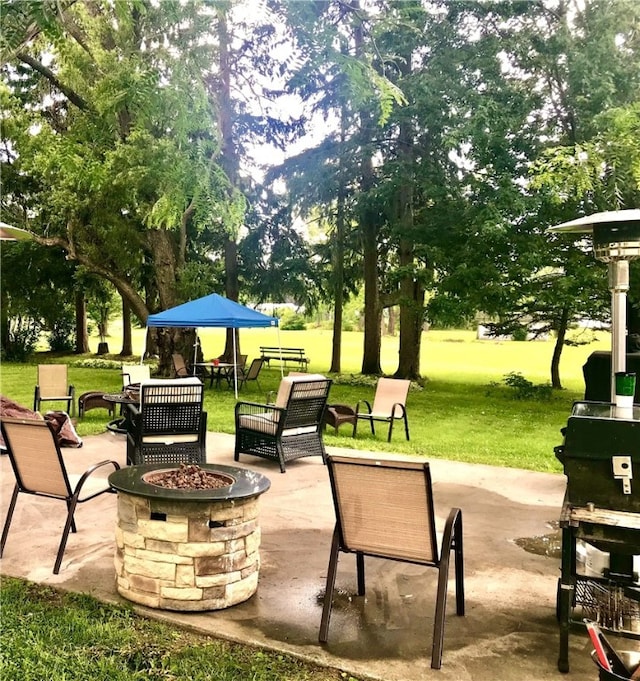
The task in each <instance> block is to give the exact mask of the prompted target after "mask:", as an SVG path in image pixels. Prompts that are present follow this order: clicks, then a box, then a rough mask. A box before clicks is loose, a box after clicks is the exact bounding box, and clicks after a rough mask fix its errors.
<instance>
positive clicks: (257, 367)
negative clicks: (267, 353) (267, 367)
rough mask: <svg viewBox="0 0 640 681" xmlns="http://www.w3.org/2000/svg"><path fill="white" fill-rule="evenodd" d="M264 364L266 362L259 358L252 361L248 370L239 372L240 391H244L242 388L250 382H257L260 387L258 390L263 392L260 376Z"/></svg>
mask: <svg viewBox="0 0 640 681" xmlns="http://www.w3.org/2000/svg"><path fill="white" fill-rule="evenodd" d="M263 364H264V360H263V359H262V358H260V357H258V358H257V359H254V360H252V361H251V364H250V365H249V368H248V369H247V370H245V369H242V368H241V369H240V370H239V371H238V390H242V386H244V385H245V384H246V383H248V382H249V381H255V382H256V385H257V386H258V390H262V388H261V387H260V381H258V376H259V375H260V371H262V365H263Z"/></svg>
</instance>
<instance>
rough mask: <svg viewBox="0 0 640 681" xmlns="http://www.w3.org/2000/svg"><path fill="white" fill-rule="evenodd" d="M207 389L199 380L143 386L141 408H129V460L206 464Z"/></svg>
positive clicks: (149, 383) (129, 406) (135, 461)
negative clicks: (205, 389) (203, 409)
mask: <svg viewBox="0 0 640 681" xmlns="http://www.w3.org/2000/svg"><path fill="white" fill-rule="evenodd" d="M203 388H204V386H203V385H202V382H201V381H200V380H199V379H198V378H196V377H192V378H185V379H175V380H162V379H156V380H153V379H152V380H150V381H144V382H143V383H141V384H140V405H139V406H137V405H126V406H127V409H129V410H130V413H129V416H130V420H131V423H132V429H131V430H130V431H129V432H128V434H127V461H128V462H129V463H131V464H143V463H204V462H205V461H206V434H207V413H206V412H204V411H202V401H203V397H204V393H203Z"/></svg>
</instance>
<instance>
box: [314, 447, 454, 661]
mask: <svg viewBox="0 0 640 681" xmlns="http://www.w3.org/2000/svg"><path fill="white" fill-rule="evenodd" d="M327 465H328V467H329V479H330V481H331V491H332V494H333V503H334V507H335V512H336V525H335V530H334V532H333V539H332V542H331V554H330V558H329V568H328V571H327V584H326V590H325V597H324V606H323V609H322V619H321V622H320V635H319V640H320V642H321V643H326V642H327V639H328V634H329V618H330V616H331V606H332V601H333V592H334V587H335V581H336V573H337V569H338V556H339V553H340V551H343V552H345V553H355V554H356V570H357V580H358V595H359V596H363V595H364V592H365V579H364V556H374V557H377V558H389V559H392V560H399V561H405V562H408V563H417V564H419V565H425V566H429V567H435V568H437V569H438V588H437V593H436V605H435V618H434V627H433V645H432V650H431V667H432V668H433V669H440V667H441V665H442V648H443V643H444V617H445V609H446V602H447V582H448V577H449V560H450V554H451V552H452V551H453V554H454V564H455V581H456V613H457V614H458V615H464V575H463V553H462V511H461V510H460V509H459V508H452V509H451V511H450V513H449V517H448V519H447V521H446V524H445V527H444V534H443V537H442V545H441V548H440V553H439V552H438V543H437V536H436V527H435V513H434V504H433V493H432V488H431V474H430V471H429V464H428V463H423V462H416V461H408V460H402V459H373V458H367V457H357V456H334V455H329V456H327Z"/></svg>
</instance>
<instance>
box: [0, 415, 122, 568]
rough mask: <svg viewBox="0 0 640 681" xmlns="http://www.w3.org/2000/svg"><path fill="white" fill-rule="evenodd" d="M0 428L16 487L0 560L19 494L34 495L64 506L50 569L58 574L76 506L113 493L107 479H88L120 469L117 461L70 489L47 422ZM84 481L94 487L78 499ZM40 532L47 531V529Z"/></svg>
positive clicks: (6, 423)
mask: <svg viewBox="0 0 640 681" xmlns="http://www.w3.org/2000/svg"><path fill="white" fill-rule="evenodd" d="M1 427H2V436H3V437H4V441H5V445H6V447H7V453H8V455H9V460H10V461H11V467H12V468H13V472H14V474H15V477H16V485H15V487H14V489H13V494H12V496H11V501H10V502H9V510H8V511H7V517H6V520H5V523H4V528H3V530H2V539H1V540H0V557H1V556H2V554H3V552H4V545H5V543H6V541H7V535H8V534H9V526H10V525H11V519H12V518H13V511H14V509H15V506H16V501H17V499H18V494H20V493H23V494H34V495H36V496H41V497H49V498H51V499H59V500H60V501H64V502H65V504H66V505H67V521H66V523H65V526H64V530H63V532H62V538H61V539H60V546H59V548H58V554H57V556H56V562H55V565H54V567H53V574H55V575H57V574H58V572H59V571H60V564H61V563H62V556H63V554H64V550H65V548H66V545H67V539H68V537H69V532H70V531H71V532H75V531H76V523H75V520H74V517H73V515H74V513H75V510H76V506H77V505H78V504H81V503H83V502H85V501H89V500H90V499H94V498H95V497H97V496H99V495H101V494H104V493H105V492H113V491H114V490H113V489H111V487H110V486H109V484H108V483H107V481H106V480H104V481H102V480H101V481H99V482H98V481H96V480H95V479H93V480H91V481H89V476H91V475H92V474H93V473H94V472H95V471H97V470H98V469H99V468H102V467H103V466H112V467H113V468H114V470H117V469H119V468H120V466H119V465H118V463H117V462H116V461H108V460H105V461H101V462H100V463H97V464H94V465H93V466H91V467H89V468H88V469H87V470H86V471H85V472H84V473H83V475H82V476H80V478H79V479H78V480H77V481H75V480H74V483H73V484H74V486H73V488H72V482H71V478H70V476H69V475H67V470H66V468H65V465H64V460H63V458H62V453H61V452H60V447H59V446H58V443H57V442H56V438H55V435H54V431H53V429H52V428H51V426H50V425H49V423H47V422H46V421H32V420H25V419H10V418H3V419H2V421H1ZM87 482H91V483H94V484H92V485H89V484H87V488H90V487H91V489H88V491H87V492H86V496H84V497H81V494H82V491H83V489H84V486H85V483H87ZM43 529H44V531H47V530H46V528H43Z"/></svg>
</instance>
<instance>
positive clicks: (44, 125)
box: [3, 1, 242, 366]
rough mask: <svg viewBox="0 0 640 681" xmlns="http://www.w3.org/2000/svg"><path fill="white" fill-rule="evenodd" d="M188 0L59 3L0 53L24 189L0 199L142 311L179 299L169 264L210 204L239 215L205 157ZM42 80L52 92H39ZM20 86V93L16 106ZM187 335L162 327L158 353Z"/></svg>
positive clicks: (201, 91) (194, 10)
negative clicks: (5, 55) (51, 16)
mask: <svg viewBox="0 0 640 681" xmlns="http://www.w3.org/2000/svg"><path fill="white" fill-rule="evenodd" d="M200 8H201V5H200V4H199V3H197V4H188V5H183V4H181V3H163V5H162V7H156V6H154V5H153V4H151V3H146V2H137V1H132V2H130V3H117V4H115V5H113V4H112V3H106V2H105V3H101V2H100V3H91V4H84V3H77V4H70V5H69V6H61V7H60V9H59V11H58V14H57V16H56V17H55V18H56V22H52V23H48V24H45V25H42V26H40V33H39V34H38V35H37V37H35V38H34V39H33V40H32V41H31V42H30V43H29V44H28V45H26V46H25V47H24V51H18V52H17V53H16V57H15V60H14V61H13V62H12V63H9V64H7V65H5V75H6V76H7V81H8V82H9V83H10V87H11V90H5V97H6V99H8V100H10V101H11V103H12V104H13V105H14V106H13V107H12V118H11V125H12V132H13V133H14V134H13V137H12V138H11V140H12V147H13V148H14V149H15V150H16V154H15V156H14V158H13V164H14V165H15V167H16V175H18V174H23V175H26V176H27V177H29V178H30V181H31V182H32V185H33V191H32V192H31V193H30V194H29V195H26V194H25V193H24V192H22V191H20V187H17V186H15V187H11V188H10V191H9V192H8V193H7V195H6V196H5V197H3V201H5V203H7V204H9V203H10V204H11V205H12V206H13V207H14V208H15V207H19V209H20V210H21V211H22V214H23V215H27V214H28V215H29V216H30V217H29V222H28V225H27V226H31V227H32V228H33V230H34V232H36V233H37V234H38V240H39V241H40V243H43V244H48V245H52V246H54V245H55V246H58V247H61V248H63V249H64V250H65V251H66V252H67V253H68V255H69V257H70V258H72V259H74V260H76V261H77V262H79V263H81V264H82V265H83V266H84V267H85V268H86V269H87V270H88V271H90V272H92V273H94V274H97V275H99V276H102V277H103V278H105V279H106V280H108V281H110V282H111V283H112V284H113V285H114V286H115V287H116V289H117V290H118V291H119V293H120V294H121V295H122V296H123V298H124V299H126V300H127V302H128V304H129V305H130V307H131V309H132V311H133V312H134V314H135V315H136V316H137V317H138V318H139V319H140V320H141V321H143V322H144V321H146V317H147V315H148V314H149V309H151V310H152V311H153V310H154V309H165V308H168V307H171V306H173V305H175V304H177V303H178V302H182V300H181V299H182V295H183V294H182V291H181V276H182V273H183V272H184V270H185V267H186V263H187V259H188V258H189V257H192V258H193V257H194V256H195V254H194V255H193V256H192V255H191V254H190V249H189V246H188V244H189V242H190V240H191V239H194V240H195V239H198V238H199V235H200V234H201V233H202V232H203V230H204V228H205V226H206V225H207V224H210V222H211V220H212V219H213V216H214V215H220V214H222V215H226V216H227V217H228V218H229V220H228V221H227V228H228V229H234V228H236V226H235V225H237V223H238V219H239V218H240V217H241V215H242V208H241V207H239V209H236V208H234V205H237V204H238V199H237V197H235V196H231V197H229V192H228V191H227V189H228V186H229V182H228V179H227V178H226V177H225V175H224V172H223V170H222V169H221V168H220V166H218V165H217V164H216V161H215V154H216V153H217V149H218V147H217V143H216V138H215V136H214V135H212V132H211V131H212V129H215V112H214V111H212V110H211V108H210V105H209V104H210V103H209V101H208V98H207V95H206V91H205V87H204V82H203V76H204V74H206V66H207V65H208V62H207V59H208V55H209V52H210V48H209V47H206V49H205V48H203V47H202V46H201V45H200V44H199V41H198V38H199V36H201V35H203V34H204V33H205V29H206V27H207V22H208V17H207V16H206V15H205V13H203V12H200V11H199V10H200ZM9 19H10V17H6V16H4V15H3V20H7V21H9ZM61 37H62V38H63V39H59V38H61ZM143 45H144V49H142V47H143ZM43 53H46V54H48V55H49V56H50V59H51V65H49V66H45V65H44V63H43V62H42V60H41V58H40V55H41V54H43ZM21 71H26V72H27V73H28V76H29V79H28V81H27V82H26V85H27V86H29V89H27V87H25V83H24V82H23V81H22V80H21V79H20V78H18V75H19V73H20V72H21ZM45 83H46V87H47V88H52V89H53V92H54V96H53V97H50V98H44V97H43V95H42V86H43V85H44V84H45ZM24 99H29V101H30V102H31V103H32V104H33V106H32V107H31V108H30V110H28V111H27V112H25V110H24V107H23V106H22V104H23V101H21V100H24ZM34 132H35V133H36V134H34ZM234 215H236V218H235V220H236V222H235V225H234V224H229V223H231V222H232V217H233V216H234ZM23 224H24V223H23ZM196 257H197V256H196ZM202 264H203V266H204V262H203V263H202ZM141 289H146V291H147V295H146V299H145V298H143V296H142V295H141V294H140V290H141ZM191 342H192V341H190V339H189V338H187V337H184V336H183V334H182V333H179V334H175V333H171V332H166V333H163V334H162V337H161V338H160V347H161V348H162V353H161V365H163V366H164V365H166V364H167V362H168V360H169V359H170V353H171V350H172V349H173V346H174V344H175V343H189V344H191Z"/></svg>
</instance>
